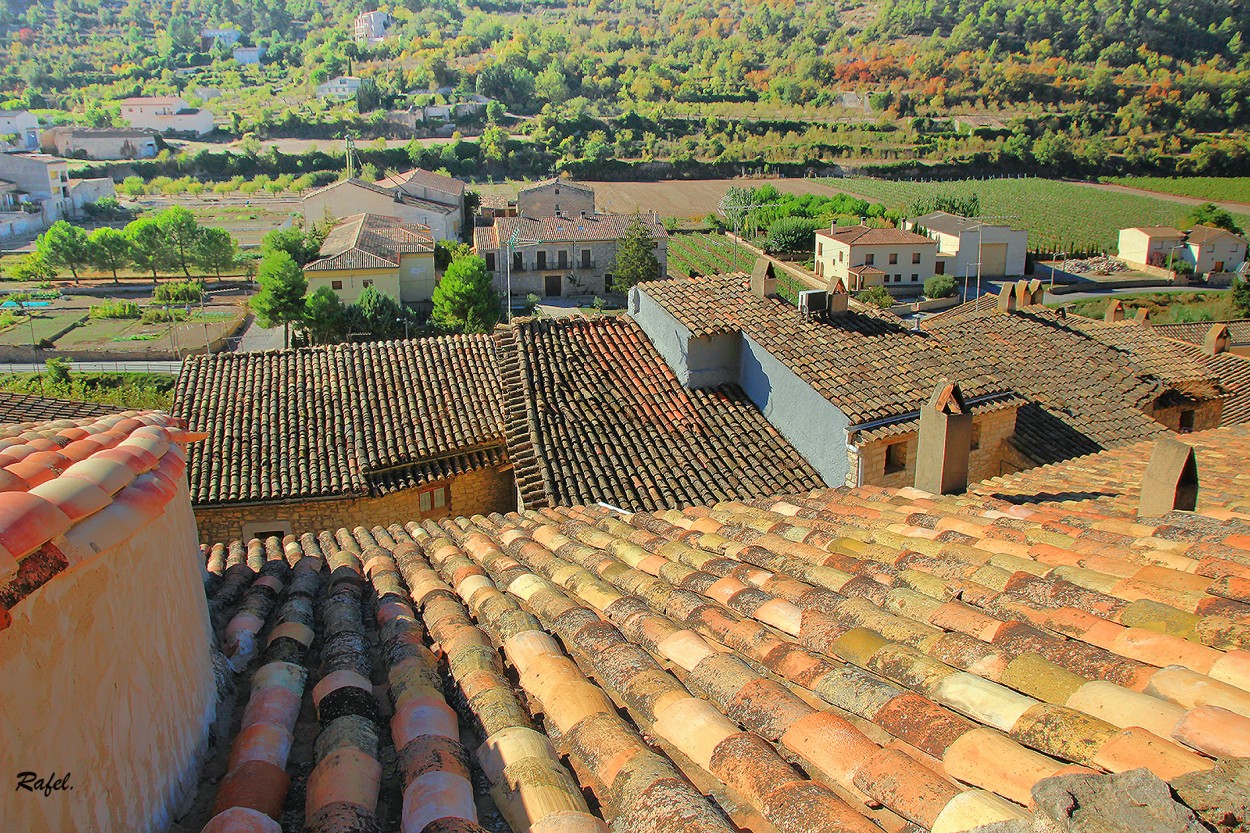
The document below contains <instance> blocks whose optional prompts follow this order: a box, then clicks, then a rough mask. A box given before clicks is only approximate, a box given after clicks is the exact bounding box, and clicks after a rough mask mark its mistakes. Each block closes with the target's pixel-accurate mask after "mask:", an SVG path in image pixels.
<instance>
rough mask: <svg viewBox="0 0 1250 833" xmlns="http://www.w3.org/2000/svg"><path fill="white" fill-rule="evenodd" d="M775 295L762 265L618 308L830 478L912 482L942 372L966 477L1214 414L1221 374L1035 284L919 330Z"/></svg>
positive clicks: (1218, 416)
mask: <svg viewBox="0 0 1250 833" xmlns="http://www.w3.org/2000/svg"><path fill="white" fill-rule="evenodd" d="M761 278H762V279H761ZM839 288H841V287H839ZM775 293H776V287H775V281H772V280H770V279H769V277H768V275H767V274H766V273H765V274H763V275H762V276H758V275H757V276H755V278H754V280H752V278H751V276H746V275H742V274H734V275H719V276H711V277H706V278H698V279H673V280H664V281H656V282H652V283H644V284H640V285H639V286H637V287H635V288H634V290H632V291H631V293H630V300H629V310H630V314H631V315H632V316H633V318H634V319H635V320H636V321H637V322H638V323H639V324H640V325H641V326H642V328H643V329H644V330H645V331H646V332H647V335H648V336H649V337H650V339H651V341H652V342H653V343H654V344H655V345H656V347H657V348H658V349H659V351H660V353H661V354H662V355H663V356H664V358H665V361H666V362H667V363H668V364H669V366H670V367H671V368H672V369H673V371H674V372H675V373H676V374H677V377H678V378H679V379H680V380H681V381H682V382H683V383H684V384H686V385H687V386H689V387H692V388H700V387H705V386H709V385H717V384H722V383H724V382H726V381H736V382H737V383H738V384H740V385H741V386H742V389H743V390H744V391H745V392H746V394H747V396H748V397H749V398H750V399H751V401H752V402H754V403H755V404H756V406H757V407H758V408H759V409H760V410H761V411H762V412H763V413H764V414H765V415H766V416H767V417H768V419H769V421H770V422H771V423H772V424H773V426H774V427H776V428H777V429H778V430H779V431H780V432H781V433H782V435H783V436H785V437H786V438H787V439H788V440H789V441H790V442H791V443H793V445H794V446H795V448H797V449H798V450H799V451H800V452H801V453H802V454H803V455H804V457H805V458H806V459H807V460H808V462H810V463H811V464H812V466H813V467H814V468H815V469H816V470H817V471H818V472H819V473H820V475H821V477H822V478H824V480H825V481H826V482H827V483H841V482H845V483H846V484H847V485H862V484H881V485H889V486H899V485H906V483H908V482H911V481H910V480H909V478H914V476H915V471H916V469H915V466H916V463H917V456H916V455H917V450H918V445H917V443H918V429H919V422H918V416H917V415H918V414H919V412H920V405H921V400H922V399H923V398H924V397H925V396H927V395H928V393H929V392H930V391H931V390H932V388H931V384H930V383H933V384H936V381H935V380H937V379H939V378H956V377H958V378H961V379H962V380H963V393H964V394H965V395H966V397H967V404H968V407H969V409H970V413H971V414H972V432H973V449H972V453H971V458H970V464H969V465H970V468H969V477H971V478H972V479H973V480H981V479H985V478H987V477H994V476H997V475H998V474H1001V473H1004V472H1008V471H1019V470H1023V469H1026V468H1031V467H1032V466H1035V465H1039V464H1045V463H1051V462H1055V461H1056V460H1061V459H1067V458H1069V457H1075V456H1079V455H1081V454H1089V453H1093V452H1096V451H1098V450H1100V449H1102V448H1110V447H1115V446H1117V445H1120V444H1123V443H1126V442H1132V441H1135V440H1141V439H1146V438H1149V437H1151V436H1155V435H1157V434H1159V433H1162V432H1165V431H1166V430H1167V429H1169V428H1170V429H1171V430H1173V431H1195V430H1204V429H1206V428H1212V427H1216V426H1219V425H1221V424H1224V422H1223V415H1222V407H1223V402H1224V399H1225V398H1226V397H1228V396H1229V394H1230V391H1229V389H1228V388H1226V387H1225V385H1224V384H1223V382H1222V381H1221V379H1220V377H1219V375H1218V374H1217V373H1215V372H1213V371H1212V370H1211V369H1210V368H1208V367H1206V366H1204V365H1203V364H1202V363H1200V362H1197V361H1194V360H1193V359H1192V357H1189V356H1186V355H1185V353H1184V351H1183V350H1182V349H1180V348H1179V346H1178V345H1175V344H1174V343H1172V342H1170V341H1169V340H1167V339H1165V338H1162V337H1160V336H1157V335H1154V334H1153V333H1151V332H1150V330H1149V328H1142V327H1134V330H1133V332H1131V333H1130V332H1129V331H1128V330H1127V329H1124V328H1123V326H1122V325H1120V324H1116V325H1114V326H1113V325H1112V324H1104V323H1103V322H1092V321H1089V320H1088V319H1078V318H1077V317H1076V316H1071V317H1064V316H1062V315H1061V314H1060V313H1058V312H1056V311H1053V310H1050V309H1048V308H1046V307H1044V306H1041V305H1040V300H1041V297H1042V286H1041V284H1040V282H1028V283H1025V282H1021V283H1017V284H1006V285H1005V288H1004V291H1003V293H1002V295H1001V296H1000V298H999V302H998V303H996V304H995V305H993V306H992V307H990V308H989V309H984V308H981V307H980V306H979V305H977V304H972V303H970V304H967V305H965V307H966V309H964V310H961V311H959V312H957V313H954V314H946V315H941V316H934V317H933V318H930V319H928V320H927V321H926V322H925V327H926V330H927V332H918V331H916V330H913V329H911V328H910V327H908V326H907V325H905V324H904V323H903V322H902V321H900V320H899V319H897V318H895V317H894V316H891V315H889V314H887V313H882V312H879V311H877V310H875V309H871V308H868V307H863V306H861V305H852V303H851V302H850V300H849V297H848V295H847V294H846V292H845V290H843V291H841V292H835V293H830V294H829V296H828V299H827V310H826V311H825V312H823V313H819V314H817V315H813V316H807V317H802V316H800V315H799V313H798V311H797V310H796V309H795V308H794V307H793V306H791V305H790V304H788V303H786V302H784V301H781V300H778V299H777V298H776V297H775ZM1130 338H1131V340H1132V341H1133V343H1134V344H1135V346H1134V347H1133V348H1132V349H1131V350H1130V349H1129V348H1128V347H1126V346H1125V344H1124V343H1123V342H1124V341H1125V340H1126V339H1130ZM1055 356H1065V357H1066V358H1065V361H1064V362H1062V363H1056V362H1055V361H1054V357H1055Z"/></svg>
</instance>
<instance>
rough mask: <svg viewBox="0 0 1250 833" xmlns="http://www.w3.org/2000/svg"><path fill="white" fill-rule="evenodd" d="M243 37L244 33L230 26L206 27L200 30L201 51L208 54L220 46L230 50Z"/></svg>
mask: <svg viewBox="0 0 1250 833" xmlns="http://www.w3.org/2000/svg"><path fill="white" fill-rule="evenodd" d="M242 37H243V32H241V31H240V30H238V29H234V28H231V27H228V26H218V27H206V28H204V29H201V30H200V51H201V52H208V51H210V50H211V49H213V47H215V46H217V45H219V44H220V45H221V46H224V47H226V48H229V47H232V46H234V45H235V44H236V43H238V42H239V40H240V39H241V38H242Z"/></svg>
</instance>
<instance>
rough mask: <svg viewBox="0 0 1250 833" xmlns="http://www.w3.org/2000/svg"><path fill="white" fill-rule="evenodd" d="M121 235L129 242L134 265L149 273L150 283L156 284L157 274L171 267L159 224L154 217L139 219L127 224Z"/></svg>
mask: <svg viewBox="0 0 1250 833" xmlns="http://www.w3.org/2000/svg"><path fill="white" fill-rule="evenodd" d="M122 233H123V234H125V235H126V238H127V239H128V240H129V241H130V257H131V259H132V260H133V261H134V264H135V265H136V266H138V267H139V268H140V269H142V270H144V271H145V272H148V271H150V272H151V273H152V283H156V279H157V273H158V272H159V271H161V270H162V269H167V268H169V267H170V266H171V265H172V261H171V259H170V256H169V247H168V246H167V245H166V243H165V230H164V229H163V228H162V227H161V224H160V223H159V222H158V221H157V220H156V218H155V217H140V218H139V219H138V220H132V221H130V222H129V223H127V224H126V228H125V229H123V230H122Z"/></svg>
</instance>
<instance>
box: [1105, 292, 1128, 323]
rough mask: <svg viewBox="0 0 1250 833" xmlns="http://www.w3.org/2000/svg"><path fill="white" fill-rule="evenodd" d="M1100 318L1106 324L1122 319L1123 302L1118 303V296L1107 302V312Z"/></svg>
mask: <svg viewBox="0 0 1250 833" xmlns="http://www.w3.org/2000/svg"><path fill="white" fill-rule="evenodd" d="M1102 320H1103V321H1106V322H1107V323H1108V324H1113V323H1115V322H1116V321H1123V320H1124V304H1122V303H1120V299H1119V298H1113V299H1112V300H1111V303H1109V304H1107V312H1106V313H1105V314H1104V315H1103V317H1102Z"/></svg>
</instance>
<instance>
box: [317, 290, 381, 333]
mask: <svg viewBox="0 0 1250 833" xmlns="http://www.w3.org/2000/svg"><path fill="white" fill-rule="evenodd" d="M369 288H370V289H372V287H369ZM346 321H347V319H346V314H345V310H344V308H343V302H342V301H341V300H339V296H338V295H336V294H334V290H332V289H330V287H328V286H323V287H320V288H319V289H318V290H317V291H316V292H314V293H313V294H311V295H309V296H308V298H307V299H306V300H305V301H304V316H303V324H304V329H305V330H306V331H307V332H308V335H309V338H310V339H311V340H312V343H313V344H334V343H336V342H339V341H342V340H343V337H344V336H345V335H346V326H345V325H346Z"/></svg>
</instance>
